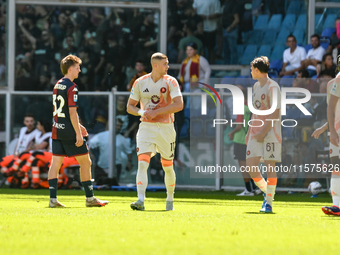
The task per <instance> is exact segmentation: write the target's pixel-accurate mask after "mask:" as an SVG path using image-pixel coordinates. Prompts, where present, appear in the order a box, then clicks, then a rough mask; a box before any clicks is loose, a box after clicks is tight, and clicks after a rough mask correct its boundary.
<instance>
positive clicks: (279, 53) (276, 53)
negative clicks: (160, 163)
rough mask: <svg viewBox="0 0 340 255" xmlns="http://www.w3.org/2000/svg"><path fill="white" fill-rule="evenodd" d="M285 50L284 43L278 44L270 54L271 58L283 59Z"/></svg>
mask: <svg viewBox="0 0 340 255" xmlns="http://www.w3.org/2000/svg"><path fill="white" fill-rule="evenodd" d="M284 50H285V47H283V46H282V45H276V46H275V47H274V49H273V51H272V54H271V55H270V58H269V59H270V60H271V61H273V60H277V59H280V60H282V59H283V51H284Z"/></svg>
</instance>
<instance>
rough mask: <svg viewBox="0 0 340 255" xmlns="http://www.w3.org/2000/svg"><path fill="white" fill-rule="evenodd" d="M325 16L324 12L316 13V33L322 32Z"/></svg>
mask: <svg viewBox="0 0 340 255" xmlns="http://www.w3.org/2000/svg"><path fill="white" fill-rule="evenodd" d="M323 17H324V16H323V15H322V14H315V22H314V26H315V33H316V34H320V33H321V31H322V25H323V22H322V21H323Z"/></svg>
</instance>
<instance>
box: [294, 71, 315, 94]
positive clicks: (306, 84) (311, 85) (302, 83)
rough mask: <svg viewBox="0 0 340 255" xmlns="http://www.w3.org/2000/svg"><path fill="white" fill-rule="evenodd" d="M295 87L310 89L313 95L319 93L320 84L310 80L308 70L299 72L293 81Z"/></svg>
mask: <svg viewBox="0 0 340 255" xmlns="http://www.w3.org/2000/svg"><path fill="white" fill-rule="evenodd" d="M293 87H299V88H305V89H308V90H309V91H310V92H311V93H319V84H318V83H317V82H316V81H315V80H313V79H310V78H309V72H308V71H307V70H306V69H302V70H300V71H298V74H297V75H296V78H295V79H294V81H293Z"/></svg>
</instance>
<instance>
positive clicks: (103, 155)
mask: <svg viewBox="0 0 340 255" xmlns="http://www.w3.org/2000/svg"><path fill="white" fill-rule="evenodd" d="M122 124H123V121H122V120H121V119H117V122H116V162H115V164H116V170H117V181H118V182H119V179H120V175H121V172H122V164H123V161H124V157H127V158H128V163H127V165H126V170H128V171H130V170H131V169H132V167H133V164H132V151H131V149H130V143H129V141H128V140H127V139H126V138H125V137H124V136H123V135H121V134H120V132H121V128H122ZM89 144H90V148H91V149H95V148H98V149H99V158H98V162H97V165H96V168H95V177H96V178H98V177H100V176H106V177H107V176H108V170H109V161H108V159H109V157H110V155H109V150H108V149H107V148H108V146H110V139H109V131H104V132H101V133H98V134H96V135H95V136H93V137H92V138H91V139H90V141H89Z"/></svg>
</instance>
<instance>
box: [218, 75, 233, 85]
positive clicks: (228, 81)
mask: <svg viewBox="0 0 340 255" xmlns="http://www.w3.org/2000/svg"><path fill="white" fill-rule="evenodd" d="M234 82H235V77H234V76H224V77H223V78H222V79H221V84H232V85H234Z"/></svg>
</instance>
